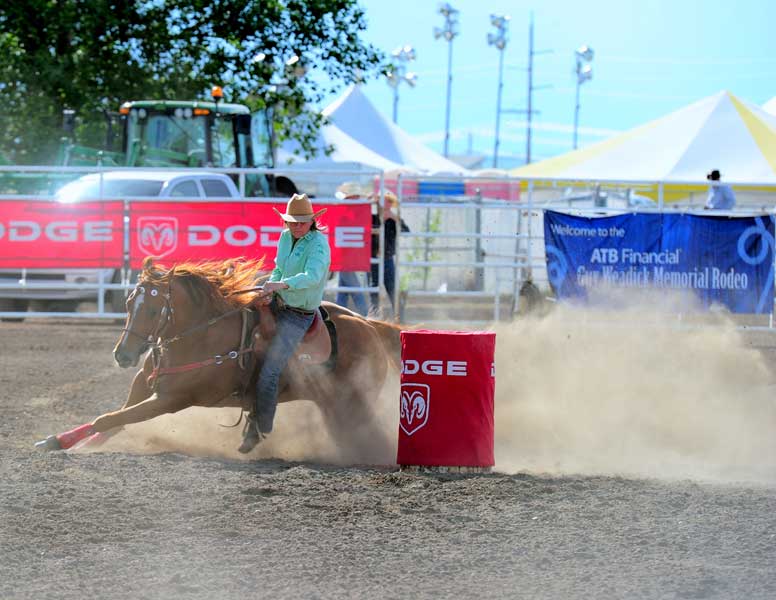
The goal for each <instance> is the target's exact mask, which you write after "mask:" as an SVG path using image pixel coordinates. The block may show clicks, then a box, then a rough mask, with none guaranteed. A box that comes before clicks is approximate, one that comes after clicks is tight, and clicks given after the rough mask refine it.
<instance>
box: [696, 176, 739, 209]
mask: <svg viewBox="0 0 776 600" xmlns="http://www.w3.org/2000/svg"><path fill="white" fill-rule="evenodd" d="M706 179H708V180H709V181H711V189H709V197H708V199H707V200H706V206H705V207H704V208H710V209H717V210H730V209H732V208H735V206H736V195H735V194H734V193H733V189H732V188H731V187H730V186H729V185H726V184H724V183H720V173H719V171H718V170H717V169H714V170H713V171H711V173H709V174H708V175H706Z"/></svg>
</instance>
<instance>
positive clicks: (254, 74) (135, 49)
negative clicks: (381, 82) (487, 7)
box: [0, 0, 382, 164]
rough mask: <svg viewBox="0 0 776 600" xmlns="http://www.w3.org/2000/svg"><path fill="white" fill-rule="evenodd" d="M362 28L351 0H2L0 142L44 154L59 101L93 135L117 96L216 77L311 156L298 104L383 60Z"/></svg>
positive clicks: (309, 128)
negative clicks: (265, 113)
mask: <svg viewBox="0 0 776 600" xmlns="http://www.w3.org/2000/svg"><path fill="white" fill-rule="evenodd" d="M365 29H366V19H365V15H364V12H363V10H362V9H361V8H360V7H359V6H358V5H357V3H356V0H262V1H261V2H257V1H255V0H212V1H205V0H177V1H175V0H171V1H166V0H156V1H153V2H149V1H148V0H134V1H130V2H114V1H113V0H27V1H25V2H21V1H20V0H10V2H6V3H3V4H2V5H0V56H3V57H4V59H3V61H2V62H1V63H0V110H2V111H3V119H0V152H2V153H3V154H5V155H6V156H7V157H9V158H10V159H12V160H14V161H15V162H20V163H40V164H45V163H49V162H51V161H52V160H53V156H54V153H55V152H56V148H57V146H58V140H59V137H60V136H61V135H62V110H63V109H65V108H71V109H74V110H75V111H76V115H77V117H78V122H79V123H80V125H79V127H78V130H77V133H78V138H79V141H80V142H82V143H87V144H93V145H94V144H100V143H101V141H102V136H103V131H102V126H103V125H104V123H105V120H104V118H103V116H102V115H104V114H106V112H108V111H115V110H116V109H117V108H118V106H119V105H120V104H121V103H122V102H123V101H125V100H129V99H135V100H137V99H147V98H165V99H192V98H202V97H203V96H204V94H205V93H206V91H207V90H208V89H209V88H210V86H211V85H221V86H223V88H224V96H225V97H224V99H225V100H226V101H232V102H242V103H246V104H248V105H249V106H250V108H251V109H253V110H267V111H268V114H269V115H270V116H271V117H272V118H271V132H272V134H273V136H274V137H276V138H277V139H278V140H282V139H285V138H295V139H298V140H299V141H300V143H301V145H302V147H303V148H304V149H305V154H306V155H308V156H309V155H310V154H311V152H312V148H311V141H312V139H313V138H314V136H315V133H316V132H317V130H318V128H319V127H320V125H321V124H322V117H321V116H320V115H319V114H317V113H315V112H314V111H311V110H310V109H309V108H308V107H309V106H311V105H314V104H317V103H318V102H320V100H321V99H322V98H323V97H324V95H325V94H327V93H329V92H331V91H335V90H336V89H337V88H338V87H341V86H342V85H345V84H347V83H351V82H354V81H357V80H358V79H359V78H362V77H367V76H369V75H372V74H376V73H377V72H378V71H379V70H380V69H381V64H380V63H381V60H382V55H381V54H380V52H379V51H377V50H376V49H375V48H374V47H372V46H370V45H368V44H365V43H364V42H363V41H362V40H361V38H360V37H359V35H360V34H361V33H362V32H363V31H364V30H365ZM313 75H316V77H315V78H314V77H313ZM322 80H325V81H327V83H321V81H322Z"/></svg>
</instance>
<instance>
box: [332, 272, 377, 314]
mask: <svg viewBox="0 0 776 600" xmlns="http://www.w3.org/2000/svg"><path fill="white" fill-rule="evenodd" d="M338 285H339V286H340V287H363V284H362V283H361V281H360V279H359V277H358V273H356V272H355V271H340V274H339V284H338ZM348 296H350V297H351V298H353V306H355V307H356V312H357V313H358V314H360V315H361V316H364V317H365V316H366V314H367V313H368V312H369V307H368V306H367V303H366V294H364V292H337V300H336V302H337V304H339V305H340V306H344V307H345V308H347V307H348Z"/></svg>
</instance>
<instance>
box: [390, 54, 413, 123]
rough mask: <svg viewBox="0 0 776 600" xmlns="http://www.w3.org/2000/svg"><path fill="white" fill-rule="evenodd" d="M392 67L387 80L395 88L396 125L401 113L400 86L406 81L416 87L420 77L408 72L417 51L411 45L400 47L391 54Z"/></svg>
mask: <svg viewBox="0 0 776 600" xmlns="http://www.w3.org/2000/svg"><path fill="white" fill-rule="evenodd" d="M391 57H392V60H391V65H390V67H389V70H388V72H387V73H386V74H385V78H386V80H387V81H388V85H390V86H391V87H392V88H393V122H394V123H396V120H397V119H398V112H399V85H400V84H401V82H402V81H404V82H405V83H406V84H407V85H409V86H410V87H415V84H416V83H417V81H418V76H417V74H415V73H412V72H407V63H408V62H410V61H413V60H415V49H414V48H413V47H412V46H410V45H409V44H407V45H405V46H399V47H398V48H396V49H395V50H394V51H393V52H391Z"/></svg>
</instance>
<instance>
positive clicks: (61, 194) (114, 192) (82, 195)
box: [55, 177, 163, 202]
mask: <svg viewBox="0 0 776 600" xmlns="http://www.w3.org/2000/svg"><path fill="white" fill-rule="evenodd" d="M162 185H163V182H162V181H153V180H146V179H126V180H122V179H104V180H103V182H102V195H100V179H99V177H93V178H92V177H90V178H88V179H77V180H75V181H71V182H70V183H68V184H66V185H64V186H62V187H61V188H60V189H59V190H58V191H57V193H56V196H55V197H56V199H57V201H58V202H83V201H85V200H99V199H100V198H108V197H116V198H123V197H127V196H134V197H143V196H158V195H159V193H160V192H161V191H162Z"/></svg>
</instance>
